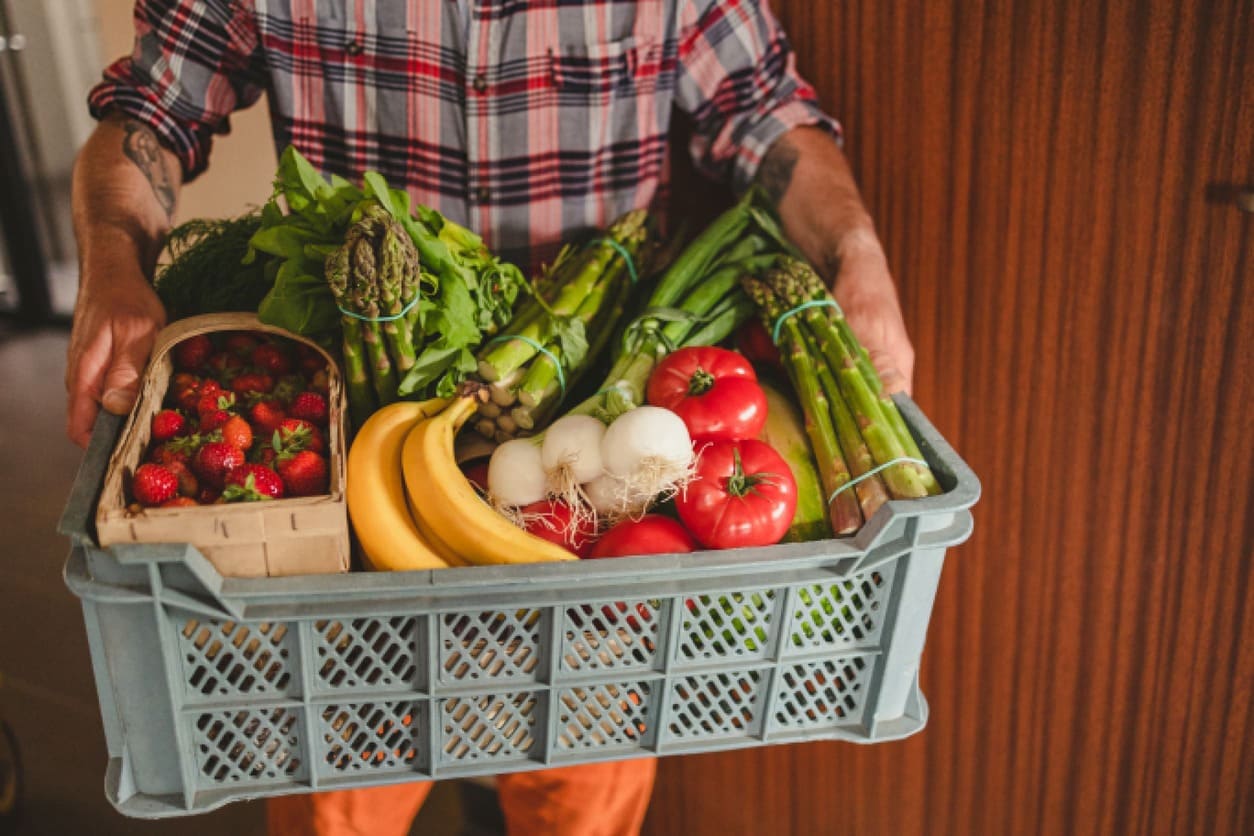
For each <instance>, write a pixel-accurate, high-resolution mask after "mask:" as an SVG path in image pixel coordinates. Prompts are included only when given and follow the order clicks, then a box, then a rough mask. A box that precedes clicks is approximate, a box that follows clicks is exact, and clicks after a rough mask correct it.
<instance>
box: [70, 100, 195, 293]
mask: <svg viewBox="0 0 1254 836" xmlns="http://www.w3.org/2000/svg"><path fill="white" fill-rule="evenodd" d="M181 182H182V171H181V169H180V167H179V163H178V158H177V157H175V155H174V154H173V153H171V152H170V151H167V150H166V149H165V148H163V147H162V146H161V145H160V143H158V141H157V138H156V136H155V135H154V134H153V132H152V130H151V129H150V128H148V127H147V126H146V125H144V124H143V123H141V122H138V121H136V120H134V119H131V118H129V117H126V116H124V115H121V114H114V115H111V116H109V117H108V118H106V119H105V120H104V121H102V122H101V123H100V124H99V125H98V126H97V127H96V130H95V131H94V132H93V133H92V135H91V137H90V138H89V139H88V140H87V143H86V145H84V146H83V150H82V152H81V153H80V154H79V158H78V161H77V163H76V165H75V167H74V188H73V211H74V230H75V234H76V236H77V238H78V250H79V262H80V266H81V268H82V270H81V276H82V281H83V282H84V283H85V284H87V283H90V282H92V281H96V280H98V279H100V278H104V277H105V274H106V273H109V272H112V269H111V268H116V267H117V266H118V265H119V263H127V264H134V266H135V267H137V268H138V269H139V271H140V272H142V273H143V275H144V276H151V275H152V270H153V266H154V265H155V264H156V260H157V256H158V254H159V253H160V251H161V245H162V242H163V241H164V239H165V234H166V232H168V231H169V228H170V223H171V220H172V218H173V215H174V206H175V201H176V200H177V198H178V192H179V187H180V185H181ZM97 265H99V267H97Z"/></svg>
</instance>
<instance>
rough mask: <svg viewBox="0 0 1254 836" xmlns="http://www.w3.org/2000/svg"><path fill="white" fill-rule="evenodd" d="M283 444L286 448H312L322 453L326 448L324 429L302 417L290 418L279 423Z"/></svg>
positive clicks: (280, 437) (279, 432)
mask: <svg viewBox="0 0 1254 836" xmlns="http://www.w3.org/2000/svg"><path fill="white" fill-rule="evenodd" d="M277 432H278V435H279V440H280V442H281V444H280V445H279V446H281V447H282V448H283V449H284V450H291V451H297V450H312V451H314V452H315V453H321V452H323V451H324V450H326V447H327V446H326V443H325V442H324V441H323V440H322V431H321V430H319V429H318V428H317V427H315V426H314V425H313V424H311V423H309V422H308V421H306V420H304V419H302V418H288V419H286V420H285V421H284V422H283V423H282V424H279V429H278V430H277Z"/></svg>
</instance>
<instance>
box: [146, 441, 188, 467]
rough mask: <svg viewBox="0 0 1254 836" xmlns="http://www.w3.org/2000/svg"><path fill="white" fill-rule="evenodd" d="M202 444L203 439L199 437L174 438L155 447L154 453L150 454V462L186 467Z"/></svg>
mask: <svg viewBox="0 0 1254 836" xmlns="http://www.w3.org/2000/svg"><path fill="white" fill-rule="evenodd" d="M200 443H201V438H200V436H198V435H185V436H183V437H182V438H172V439H170V440H169V441H166V442H163V443H162V444H158V445H157V446H156V447H154V448H153V449H152V452H151V453H149V454H148V460H149V461H150V462H152V463H153V464H160V465H166V466H169V465H170V464H172V463H175V462H177V463H179V464H183V465H186V464H188V463H190V462H191V460H192V456H193V455H194V454H195V453H196V449H197V448H198V447H200Z"/></svg>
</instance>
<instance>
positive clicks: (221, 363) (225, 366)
mask: <svg viewBox="0 0 1254 836" xmlns="http://www.w3.org/2000/svg"><path fill="white" fill-rule="evenodd" d="M209 368H210V369H211V370H212V371H213V373H214V374H215V375H217V376H218V378H220V379H221V380H230V379H231V378H233V377H235V375H237V374H239V372H240V370H241V369H243V368H244V359H243V358H242V357H240V356H239V355H238V354H231V353H230V352H229V351H219V352H218V353H217V354H215V355H213V356H212V357H210V358H209Z"/></svg>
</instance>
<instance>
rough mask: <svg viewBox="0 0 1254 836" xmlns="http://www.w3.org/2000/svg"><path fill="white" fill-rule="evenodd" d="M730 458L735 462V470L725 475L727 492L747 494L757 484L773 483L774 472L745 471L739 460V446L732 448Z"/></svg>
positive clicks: (735, 494)
mask: <svg viewBox="0 0 1254 836" xmlns="http://www.w3.org/2000/svg"><path fill="white" fill-rule="evenodd" d="M732 459H733V460H734V461H735V463H736V466H735V470H733V471H732V475H731V476H729V477H727V493H728V494H730V495H731V496H748V495H749V494H751V493H753V490H754V488H756V487H757V486H758V485H772V484H774V483H775V474H774V473H745V468H744V464H743V463H742V462H741V461H740V448H739V447H736V448H735V449H734V450H732Z"/></svg>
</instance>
